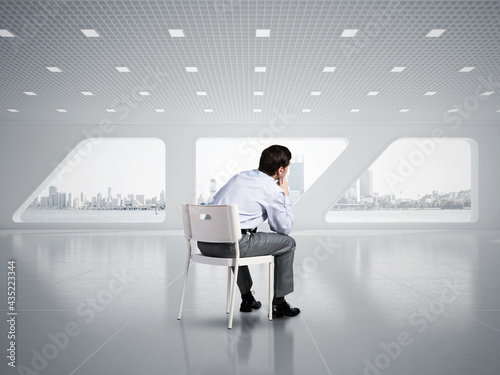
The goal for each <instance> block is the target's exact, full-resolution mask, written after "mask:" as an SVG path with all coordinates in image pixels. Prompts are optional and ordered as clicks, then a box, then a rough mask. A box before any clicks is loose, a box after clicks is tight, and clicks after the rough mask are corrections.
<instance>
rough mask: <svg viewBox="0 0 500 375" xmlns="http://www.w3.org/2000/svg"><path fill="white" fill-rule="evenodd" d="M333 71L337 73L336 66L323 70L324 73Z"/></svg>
mask: <svg viewBox="0 0 500 375" xmlns="http://www.w3.org/2000/svg"><path fill="white" fill-rule="evenodd" d="M333 71H335V67H334V66H325V67H324V68H323V73H331V72H333Z"/></svg>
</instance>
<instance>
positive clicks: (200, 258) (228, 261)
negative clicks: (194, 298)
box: [191, 254, 273, 267]
mask: <svg viewBox="0 0 500 375" xmlns="http://www.w3.org/2000/svg"><path fill="white" fill-rule="evenodd" d="M191 260H192V261H193V262H197V263H204V264H211V265H214V266H227V267H230V266H234V264H235V262H236V259H235V258H218V257H209V256H206V255H203V254H193V255H191ZM272 262H273V256H272V255H262V256H256V257H248V258H240V261H239V265H240V266H247V265H250V264H259V263H272Z"/></svg>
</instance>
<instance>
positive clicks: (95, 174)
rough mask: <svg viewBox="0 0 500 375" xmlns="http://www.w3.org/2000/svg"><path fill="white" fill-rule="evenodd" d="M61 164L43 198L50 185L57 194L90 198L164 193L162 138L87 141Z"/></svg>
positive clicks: (45, 193)
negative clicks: (109, 190) (62, 193)
mask: <svg viewBox="0 0 500 375" xmlns="http://www.w3.org/2000/svg"><path fill="white" fill-rule="evenodd" d="M84 142H85V143H81V144H80V145H79V146H77V147H76V149H75V150H73V155H72V154H70V155H68V157H67V158H66V159H65V160H64V161H63V162H62V163H61V165H60V172H59V176H56V177H55V178H54V179H53V180H52V181H51V182H50V183H48V184H47V186H46V187H45V188H44V190H43V191H42V193H41V194H40V195H41V196H48V195H49V186H52V185H54V186H56V187H57V188H58V191H60V192H65V193H70V192H71V193H73V197H74V198H75V197H76V196H77V195H78V196H79V195H80V193H81V192H83V193H85V194H86V196H87V199H89V198H91V197H93V196H96V195H97V193H101V194H102V195H103V197H107V196H108V187H111V188H112V192H113V195H114V196H116V194H117V193H118V194H122V196H124V195H127V194H135V195H137V194H144V195H145V196H146V198H152V197H158V198H160V192H161V191H162V190H165V144H164V143H163V142H162V141H161V140H159V139H100V140H98V142H100V143H91V142H90V141H84ZM64 166H66V167H64Z"/></svg>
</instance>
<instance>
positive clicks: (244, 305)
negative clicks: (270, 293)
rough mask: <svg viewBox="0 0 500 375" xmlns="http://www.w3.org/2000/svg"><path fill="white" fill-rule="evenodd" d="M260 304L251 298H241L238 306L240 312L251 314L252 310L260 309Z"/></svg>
mask: <svg viewBox="0 0 500 375" xmlns="http://www.w3.org/2000/svg"><path fill="white" fill-rule="evenodd" d="M260 306H262V304H261V303H260V302H259V301H256V300H255V298H254V297H253V296H251V298H243V301H241V305H240V311H241V312H251V311H252V310H253V309H256V310H257V309H260Z"/></svg>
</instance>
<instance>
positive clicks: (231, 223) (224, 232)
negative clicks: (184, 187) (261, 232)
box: [182, 204, 241, 243]
mask: <svg viewBox="0 0 500 375" xmlns="http://www.w3.org/2000/svg"><path fill="white" fill-rule="evenodd" d="M182 220H183V223H184V236H185V237H186V238H187V239H192V240H195V241H203V242H233V243H234V242H238V241H239V240H240V239H241V229H240V218H239V212H238V205H237V204H228V205H220V206H205V205H200V206H198V205H194V204H182Z"/></svg>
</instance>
